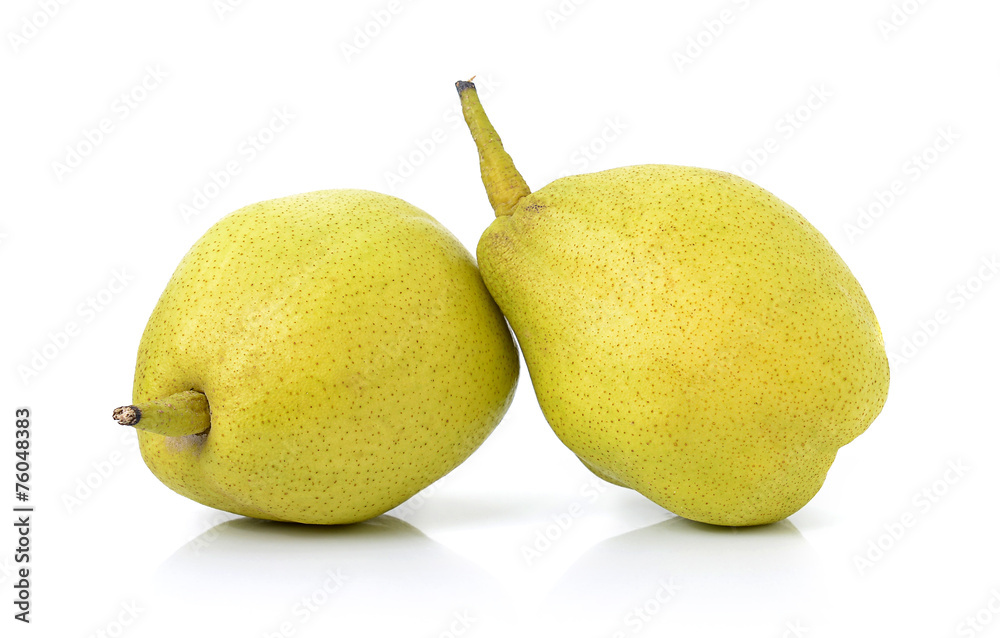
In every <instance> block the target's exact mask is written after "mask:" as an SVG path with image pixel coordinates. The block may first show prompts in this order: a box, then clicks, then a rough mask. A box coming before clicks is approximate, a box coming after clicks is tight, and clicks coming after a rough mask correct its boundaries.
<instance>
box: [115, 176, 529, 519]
mask: <svg viewBox="0 0 1000 638" xmlns="http://www.w3.org/2000/svg"><path fill="white" fill-rule="evenodd" d="M517 374H518V357H517V351H516V348H515V346H514V343H513V340H512V339H511V335H510V332H509V330H508V328H507V325H506V323H505V321H504V318H503V316H502V314H501V313H500V311H499V309H498V308H497V306H496V304H495V303H494V302H493V300H492V299H491V298H490V296H489V293H488V292H487V290H486V288H485V286H484V285H483V282H482V280H481V278H480V275H479V272H478V269H477V268H476V264H475V262H474V261H473V259H472V256H471V255H470V254H469V253H468V251H466V250H465V248H464V247H463V246H462V245H461V244H460V243H459V242H458V240H457V239H455V237H454V236H452V235H451V234H450V233H449V232H448V231H447V230H446V229H445V228H444V227H443V226H442V225H441V224H439V223H438V222H437V221H436V220H435V219H434V218H432V217H431V216H430V215H428V214H427V213H425V212H423V211H421V210H420V209H418V208H416V207H414V206H412V205H410V204H408V203H406V202H404V201H403V200H400V199H398V198H395V197H390V196H388V195H382V194H378V193H373V192H369V191H360V190H333V191H317V192H312V193H306V194H302V195H296V196H292V197H285V198H281V199H275V200H270V201H266V202H260V203H257V204H253V205H251V206H247V207H246V208H243V209H241V210H239V211H236V212H234V213H231V214H230V215H228V216H226V217H224V218H223V219H222V220H220V221H219V222H218V223H217V224H216V225H215V226H213V227H212V228H211V229H210V230H209V231H208V232H206V233H205V235H204V236H203V237H202V238H201V239H200V240H199V241H198V242H197V243H196V244H195V245H194V247H192V248H191V250H190V252H189V253H188V254H187V255H186V256H185V257H184V258H183V260H182V261H181V263H180V265H179V266H178V268H177V270H176V272H175V273H174V275H173V277H172V278H171V280H170V282H169V283H168V284H167V286H166V289H165V290H164V291H163V294H162V296H161V297H160V299H159V301H158V303H157V305H156V307H155V309H154V310H153V313H152V315H151V317H150V319H149V322H148V324H147V326H146V329H145V332H144V333H143V335H142V339H141V342H140V346H139V353H138V359H137V364H136V372H135V384H134V391H133V401H134V403H135V404H136V405H135V406H127V407H128V408H135V409H134V410H124V409H123V410H121V411H120V412H119V411H116V417H117V418H120V419H127V418H131V419H135V418H136V417H137V416H138V417H139V418H138V420H137V421H136V422H135V423H134V427H136V429H137V431H138V435H139V446H140V451H141V453H142V457H143V460H144V461H145V462H146V465H147V466H148V467H149V469H150V470H151V471H152V472H153V474H155V475H156V476H157V478H159V479H160V480H161V481H162V482H163V483H165V484H166V485H167V486H168V487H170V488H171V489H173V490H175V491H176V492H178V493H180V494H182V495H184V496H187V497H188V498H191V499H193V500H195V501H198V502H199V503H203V504H205V505H208V506H210V507H215V508H218V509H222V510H226V511H229V512H234V513H236V514H242V515H245V516H252V517H257V518H264V519H273V520H281V521H295V522H301V523H317V524H334V523H352V522H357V521H362V520H365V519H369V518H372V517H374V516H377V515H379V514H381V513H383V512H386V511H388V510H389V509H392V508H393V507H395V506H397V505H399V504H400V503H402V502H403V501H405V500H406V499H407V498H409V497H410V496H412V495H414V494H416V493H417V492H418V491H420V490H421V489H423V488H424V487H426V486H427V485H429V484H430V483H432V482H434V481H435V480H437V479H438V478H440V477H441V476H443V475H444V474H446V473H448V472H449V471H451V470H452V469H453V468H455V467H456V466H457V465H458V464H460V463H461V462H462V461H463V460H465V459H466V458H467V457H468V456H469V455H470V454H471V453H472V452H473V451H474V450H475V449H476V448H477V447H478V446H479V445H480V444H481V443H482V442H483V440H484V439H485V438H486V437H487V436H488V435H489V434H490V432H491V431H492V430H493V429H494V427H495V426H496V425H497V423H499V421H500V419H501V417H502V416H503V414H504V413H505V411H506V410H507V407H508V406H509V404H510V401H511V398H512V396H513V391H514V387H515V384H516V380H517ZM206 424H208V427H207V428H206V427H205V426H206ZM185 428H186V429H185Z"/></svg>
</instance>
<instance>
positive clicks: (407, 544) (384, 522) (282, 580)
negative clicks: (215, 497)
mask: <svg viewBox="0 0 1000 638" xmlns="http://www.w3.org/2000/svg"><path fill="white" fill-rule="evenodd" d="M153 587H154V592H153V595H154V596H155V597H156V599H157V600H158V601H159V603H160V604H157V605H156V610H157V611H158V612H164V611H166V612H168V613H163V614H162V617H161V618H158V619H156V622H157V623H158V624H159V625H160V627H161V628H163V627H164V626H169V625H171V624H176V625H177V628H178V631H180V630H181V628H182V627H184V626H187V627H190V624H191V623H192V622H193V621H195V622H197V621H200V622H201V623H202V624H203V625H204V626H206V627H214V628H218V629H219V630H220V631H224V632H225V633H223V635H248V636H276V637H284V636H312V635H316V636H329V635H333V634H332V633H331V631H333V630H335V631H336V632H337V634H336V635H365V634H370V633H376V634H377V635H389V633H387V632H395V633H397V635H430V636H436V635H439V634H440V633H441V632H445V631H448V630H449V628H450V627H451V628H460V629H463V630H468V629H470V628H471V627H472V626H473V625H481V626H492V627H494V628H496V627H498V624H502V618H503V617H505V616H507V615H508V613H507V612H508V611H509V610H507V609H504V608H503V607H504V602H503V595H502V593H501V591H500V588H499V587H498V585H497V584H496V583H495V581H494V580H493V579H492V578H491V577H490V576H489V575H488V574H487V573H486V572H484V571H482V570H481V569H479V568H478V567H477V566H475V565H474V564H472V563H470V562H469V561H467V560H466V559H464V558H462V557H461V556H459V555H457V554H455V553H453V552H451V551H450V550H448V549H446V548H445V547H444V546H442V545H440V544H439V543H437V542H435V541H433V540H431V539H430V538H428V537H427V536H425V535H424V534H423V533H421V532H420V531H419V530H418V529H416V528H415V527H413V526H412V525H410V524H408V523H405V522H403V521H401V520H399V519H397V518H394V517H392V516H386V515H383V516H379V517H377V518H374V519H372V520H369V521H365V522H363V523H356V524H353V525H345V526H308V525H298V524H288V523H275V522H271V521H261V520H255V519H249V518H237V519H234V520H230V521H227V522H224V523H221V524H220V525H216V526H215V527H213V528H211V529H209V530H208V531H206V532H205V533H204V534H202V535H201V536H199V537H197V538H195V539H194V540H192V541H190V542H189V543H187V544H186V545H184V546H183V547H181V548H180V549H179V550H177V551H176V552H175V553H174V554H173V555H172V556H171V557H170V558H168V559H167V560H166V561H165V562H164V563H163V564H162V565H161V566H160V568H159V570H158V571H157V572H156V574H155V576H154V583H153ZM167 601H169V603H172V604H174V605H178V606H179V607H173V609H174V610H175V612H176V611H177V610H179V609H183V610H184V611H183V613H182V614H176V613H169V611H170V609H171V607H172V605H171V604H162V603H167ZM179 616H183V618H181V617H179ZM195 619H198V620H197V621H196V620H195ZM182 621H183V622H182ZM344 631H348V632H352V633H349V634H343V633H342V632H344ZM177 635H181V634H177Z"/></svg>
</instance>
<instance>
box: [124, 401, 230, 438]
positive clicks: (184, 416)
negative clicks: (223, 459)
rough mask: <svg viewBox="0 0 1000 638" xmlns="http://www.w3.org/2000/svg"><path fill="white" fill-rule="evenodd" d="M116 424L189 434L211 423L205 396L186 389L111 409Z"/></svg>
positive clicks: (161, 432)
mask: <svg viewBox="0 0 1000 638" xmlns="http://www.w3.org/2000/svg"><path fill="white" fill-rule="evenodd" d="M111 416H112V417H114V419H115V421H118V423H119V424H120V425H131V426H133V427H135V428H136V429H137V430H145V431H146V432H155V433H156V434H162V435H163V436H189V435H191V434H201V433H203V432H206V431H207V430H208V429H209V428H210V427H211V425H212V413H211V410H210V409H209V407H208V399H206V398H205V395H204V394H203V393H201V392H196V391H194V390H186V391H184V392H178V393H177V394H171V395H170V396H168V397H166V398H163V399H154V400H153V401H145V402H143V403H137V404H135V405H123V406H122V407H120V408H115V411H114V412H113V413H112V415H111Z"/></svg>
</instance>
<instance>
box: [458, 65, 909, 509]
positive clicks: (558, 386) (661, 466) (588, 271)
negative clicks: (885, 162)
mask: <svg viewBox="0 0 1000 638" xmlns="http://www.w3.org/2000/svg"><path fill="white" fill-rule="evenodd" d="M456 86H457V88H458V92H459V95H460V98H461V102H462V106H463V113H464V116H465V119H466V122H467V123H468V125H469V128H470V130H471V132H472V136H473V138H474V140H475V142H476V145H477V147H478V150H479V157H480V167H481V171H482V177H483V182H484V184H485V186H486V190H487V193H488V195H489V199H490V203H491V204H492V205H493V208H494V210H495V212H496V219H495V220H494V221H493V223H492V224H491V225H490V226H489V228H488V229H487V230H486V232H485V233H484V234H483V236H482V238H481V239H480V242H479V246H478V253H477V255H478V259H479V267H480V271H481V273H482V276H483V280H484V281H485V282H486V286H487V288H488V289H489V291H490V293H491V294H492V295H493V298H494V299H495V300H496V301H497V303H498V304H499V306H500V309H501V310H503V312H504V314H505V315H506V317H507V320H508V321H509V322H510V325H511V328H512V329H513V330H514V333H515V335H516V336H517V339H518V343H519V345H520V347H521V352H522V354H523V355H524V359H525V363H526V364H527V367H528V371H529V373H530V375H531V381H532V384H533V385H534V388H535V393H536V395H537V397H538V402H539V404H540V407H541V409H542V412H543V413H544V415H545V418H546V419H547V420H548V422H549V424H550V425H551V426H552V428H553V430H554V431H555V433H556V435H558V437H559V438H560V439H561V440H562V441H563V442H564V443H565V444H566V445H567V446H568V447H569V448H570V449H571V450H572V451H573V452H575V453H576V454H577V456H578V457H579V458H580V459H581V460H582V461H583V463H584V464H585V465H586V466H587V467H588V468H590V469H591V470H592V471H593V472H594V473H595V474H597V475H598V476H600V477H602V478H604V479H606V480H608V481H610V482H612V483H616V484H618V485H622V486H625V487H630V488H632V489H635V490H637V491H638V492H640V493H642V494H644V495H645V496H647V497H648V498H650V499H651V500H653V501H654V502H656V503H658V504H660V505H661V506H663V507H665V508H666V509H668V510H670V511H672V512H674V513H675V514H678V515H680V516H683V517H686V518H689V519H692V520H696V521H701V522H705V523H714V524H719V525H734V526H735V525H756V524H764V523H770V522H774V521H778V520H781V519H783V518H785V517H787V516H789V515H790V514H792V513H793V512H795V511H797V510H798V509H799V508H801V507H802V506H803V505H805V503H807V502H808V501H809V500H810V499H811V498H812V497H813V496H814V495H815V494H816V492H817V491H818V490H819V488H820V486H821V485H822V484H823V481H824V479H825V477H826V474H827V470H828V469H829V468H830V465H831V463H833V460H834V457H835V455H836V453H837V450H838V448H840V447H841V446H843V445H845V444H846V443H848V442H850V441H851V440H853V439H854V438H855V437H857V436H858V435H859V434H861V433H862V432H864V431H865V429H866V428H867V427H868V426H869V425H870V424H871V422H872V421H873V420H874V419H875V417H876V416H877V415H878V414H879V412H880V411H881V409H882V405H883V403H884V402H885V399H886V393H887V391H888V385H889V367H888V359H887V357H886V352H885V346H884V344H883V341H882V333H881V331H880V329H879V326H878V322H877V321H876V319H875V314H874V313H873V312H872V308H871V306H870V305H869V302H868V299H867V298H866V297H865V294H864V292H863V291H862V289H861V286H860V285H859V284H858V282H857V280H856V279H855V278H854V276H853V275H852V274H851V272H850V270H848V267H847V265H846V264H845V263H844V261H843V260H842V259H841V258H840V256H839V255H838V254H837V253H836V252H835V251H834V249H833V248H832V247H831V246H830V244H829V243H828V242H827V240H826V239H825V238H824V237H823V236H822V235H821V234H820V233H819V231H817V230H816V229H815V228H814V227H813V226H812V225H810V224H809V222H807V221H806V220H805V219H804V218H803V217H802V216H801V215H800V214H799V213H797V212H796V211H795V210H793V209H792V208H791V207H790V206H789V205H788V204H786V203H784V202H782V201H781V200H779V199H778V198H777V197H775V196H774V195H772V194H771V193H769V192H767V191H765V190H764V189H762V188H760V187H759V186H756V185H755V184H753V183H751V182H749V181H747V180H745V179H742V178H740V177H737V176H735V175H731V174H728V173H724V172H720V171H714V170H706V169H701V168H692V167H686V166H668V165H646V166H629V167H624V168H618V169H613V170H607V171H602V172H598V173H592V174H587V175H578V176H572V177H565V178H562V179H557V180H556V181H554V182H552V183H551V184H549V185H547V186H545V187H544V188H541V189H538V190H536V191H535V192H531V191H530V189H529V188H528V186H527V184H526V183H525V181H524V180H523V179H522V177H521V175H520V174H519V173H518V172H517V170H516V169H515V168H514V164H513V162H512V161H511V159H510V156H509V155H508V154H507V153H506V152H505V151H504V149H503V145H502V144H501V141H500V138H499V136H497V134H496V131H495V130H494V128H493V126H492V125H491V124H490V122H489V120H488V119H487V117H486V114H485V113H484V111H483V108H482V106H481V104H480V102H479V99H478V96H477V95H476V91H475V87H474V86H473V84H472V83H471V82H459V83H457V85H456Z"/></svg>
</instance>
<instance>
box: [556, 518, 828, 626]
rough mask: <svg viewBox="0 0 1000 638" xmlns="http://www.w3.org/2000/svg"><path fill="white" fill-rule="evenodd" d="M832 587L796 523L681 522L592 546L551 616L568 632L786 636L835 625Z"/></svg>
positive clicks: (559, 592) (562, 584)
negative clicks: (828, 595)
mask: <svg viewBox="0 0 1000 638" xmlns="http://www.w3.org/2000/svg"><path fill="white" fill-rule="evenodd" d="M822 582H823V579H822V570H821V561H820V557H819V556H818V555H817V553H816V551H815V550H814V549H813V548H812V547H811V546H810V545H809V544H808V543H807V542H806V540H805V539H804V538H803V537H802V535H801V534H800V533H799V531H798V530H797V529H796V528H795V526H794V525H793V524H792V523H791V522H789V521H787V520H785V521H780V522H778V523H774V524H771V525H764V526H759V527H717V526H713V525H705V524H702V523H695V522H692V521H689V520H686V519H683V518H680V517H675V518H671V519H668V520H666V521H663V522H661V523H657V524H655V525H650V526H649V527H644V528H641V529H638V530H635V531H632V532H628V533H626V534H622V535H620V536H616V537H614V538H610V539H608V540H606V541H603V542H601V543H598V544H597V545H595V546H594V547H593V548H591V549H590V550H588V551H587V552H586V553H585V554H584V555H583V556H581V557H580V559H578V560H577V561H576V562H575V563H574V564H573V565H572V566H571V567H570V568H569V569H568V570H567V571H566V573H565V574H563V576H562V577H561V578H560V579H559V581H558V582H557V583H556V585H555V587H554V588H553V590H552V591H551V592H550V594H549V597H548V600H547V602H546V605H545V606H544V611H543V612H542V616H543V617H544V621H545V622H544V624H545V626H546V627H547V628H548V629H549V630H550V631H558V632H561V633H564V634H565V635H593V636H607V637H609V638H611V637H613V636H619V637H625V636H631V635H635V634H637V633H639V632H640V631H645V630H646V629H650V630H651V631H650V632H649V634H650V635H665V634H664V633H663V632H664V631H669V630H677V629H684V630H686V631H688V632H690V631H692V630H694V629H698V630H699V633H696V634H676V635H706V636H708V635H716V633H715V631H713V630H716V631H725V630H729V631H737V630H738V631H737V633H730V634H729V635H739V636H741V637H744V638H745V637H746V636H757V635H760V636H772V635H773V636H781V635H785V634H786V633H787V632H788V631H790V630H791V628H793V627H798V628H801V627H806V626H808V627H811V628H813V629H814V630H815V629H818V628H819V627H820V626H822V625H824V624H825V622H824V621H823V619H822V617H821V609H822V608H823V606H824V599H825V591H824V588H823V585H822ZM796 623H797V624H796ZM574 632H576V633H574ZM579 632H584V633H579ZM720 635H722V634H720ZM789 635H794V634H789ZM810 635H811V636H817V635H819V634H818V633H817V632H816V631H812V632H811V633H810Z"/></svg>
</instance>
